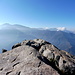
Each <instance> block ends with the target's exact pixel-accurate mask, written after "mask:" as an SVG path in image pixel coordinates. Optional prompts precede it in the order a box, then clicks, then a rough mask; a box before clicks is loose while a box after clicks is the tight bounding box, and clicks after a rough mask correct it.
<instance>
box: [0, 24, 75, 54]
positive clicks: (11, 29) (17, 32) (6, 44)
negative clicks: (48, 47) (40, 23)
mask: <svg viewBox="0 0 75 75" xmlns="http://www.w3.org/2000/svg"><path fill="white" fill-rule="evenodd" d="M36 38H40V39H44V40H46V41H49V42H51V43H52V44H54V45H55V46H57V47H58V48H59V49H61V50H66V51H68V52H70V53H71V54H73V55H75V41H74V40H75V34H74V33H72V32H70V31H68V30H66V29H65V28H63V30H62V31H61V30H57V28H54V29H53V28H51V29H40V28H29V27H26V26H22V25H18V24H14V25H10V24H3V25H0V52H1V49H3V48H5V49H7V50H10V49H11V46H12V45H13V44H15V43H17V42H21V41H23V40H25V39H27V40H29V39H36Z"/></svg>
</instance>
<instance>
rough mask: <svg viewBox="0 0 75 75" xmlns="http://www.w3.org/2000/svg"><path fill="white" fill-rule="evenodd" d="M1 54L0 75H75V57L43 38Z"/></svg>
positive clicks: (28, 41)
mask: <svg viewBox="0 0 75 75" xmlns="http://www.w3.org/2000/svg"><path fill="white" fill-rule="evenodd" d="M12 48H13V49H12V50H10V51H7V52H5V53H2V54H0V75H75V57H74V56H72V55H70V54H69V53H68V52H66V51H63V50H59V49H58V48H57V47H55V46H54V45H52V44H51V43H49V42H47V41H44V40H42V39H34V40H25V41H23V42H21V43H18V44H15V45H14V46H13V47H12Z"/></svg>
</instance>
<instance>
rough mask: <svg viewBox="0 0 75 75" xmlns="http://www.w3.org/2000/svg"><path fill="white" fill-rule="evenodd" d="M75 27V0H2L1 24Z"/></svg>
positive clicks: (0, 4)
mask: <svg viewBox="0 0 75 75" xmlns="http://www.w3.org/2000/svg"><path fill="white" fill-rule="evenodd" d="M3 23H10V24H15V23H16V24H22V25H25V26H28V27H68V28H74V27H75V0H0V24H3Z"/></svg>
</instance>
